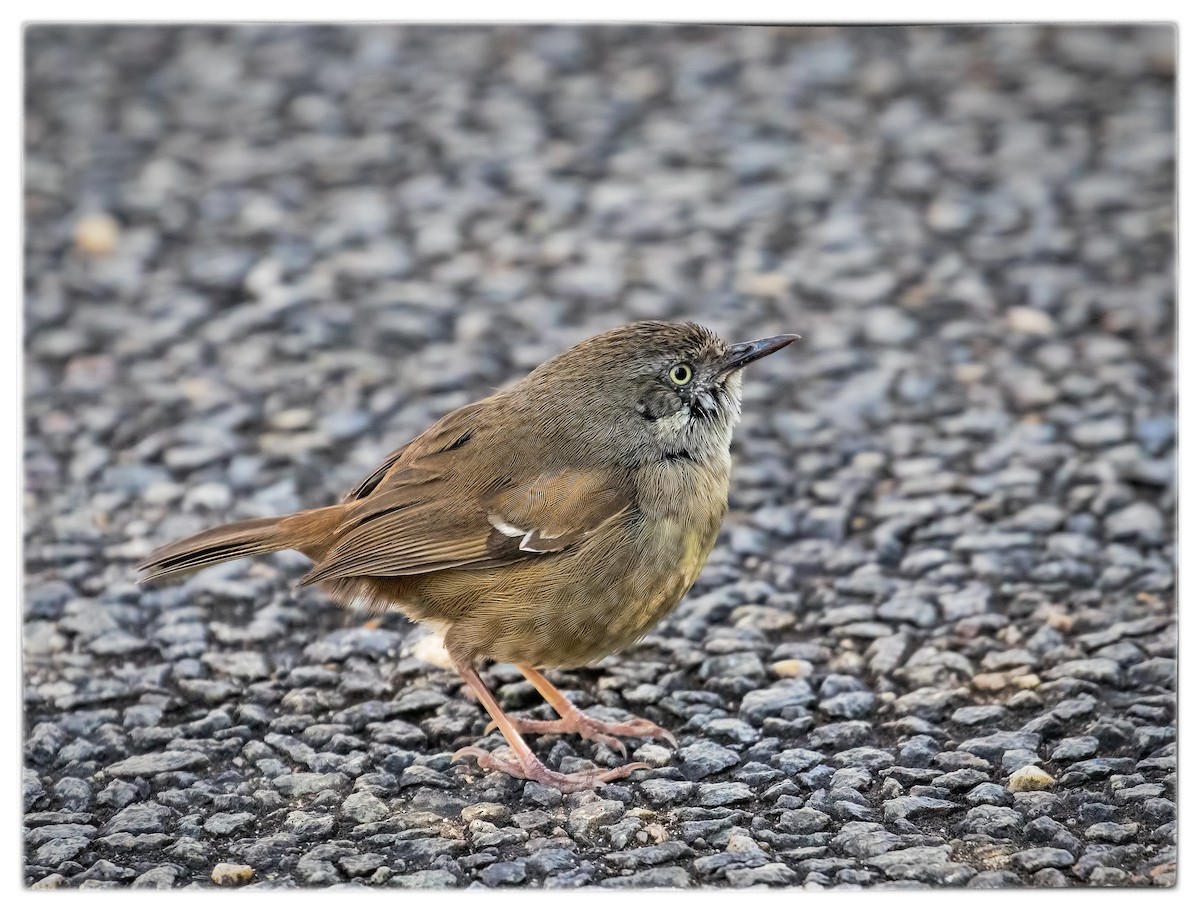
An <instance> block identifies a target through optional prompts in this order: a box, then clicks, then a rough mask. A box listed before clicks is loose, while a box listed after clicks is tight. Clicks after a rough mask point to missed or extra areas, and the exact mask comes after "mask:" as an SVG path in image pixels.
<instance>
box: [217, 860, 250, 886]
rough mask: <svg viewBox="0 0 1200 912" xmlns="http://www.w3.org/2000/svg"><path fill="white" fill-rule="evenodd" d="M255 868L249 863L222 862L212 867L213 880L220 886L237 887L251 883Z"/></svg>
mask: <svg viewBox="0 0 1200 912" xmlns="http://www.w3.org/2000/svg"><path fill="white" fill-rule="evenodd" d="M252 877H254V869H253V868H252V867H250V866H249V865H244V864H231V863H229V862H221V863H220V864H218V865H216V866H215V867H214V868H213V869H212V882H213V883H215V884H216V885H217V886H219V887H237V886H241V885H242V884H244V883H249V882H250V879H251V878H252Z"/></svg>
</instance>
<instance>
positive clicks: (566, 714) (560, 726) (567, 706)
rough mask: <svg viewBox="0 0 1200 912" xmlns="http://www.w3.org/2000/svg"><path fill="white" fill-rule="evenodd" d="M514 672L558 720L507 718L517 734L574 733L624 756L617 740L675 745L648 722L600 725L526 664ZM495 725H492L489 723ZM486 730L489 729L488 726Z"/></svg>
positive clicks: (670, 737) (671, 739)
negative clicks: (652, 741) (644, 740)
mask: <svg viewBox="0 0 1200 912" xmlns="http://www.w3.org/2000/svg"><path fill="white" fill-rule="evenodd" d="M517 669H518V670H519V671H520V672H521V674H523V675H525V678H526V680H528V681H529V683H530V684H532V685H533V686H534V687H535V688H536V689H537V692H538V693H540V694H541V695H542V697H543V699H545V701H546V702H547V703H549V704H550V706H551V708H553V710H554V711H555V712H556V713H558V715H559V716H560V718H558V719H553V720H551V721H549V722H544V721H542V720H540V719H510V720H509V722H510V723H511V724H512V725H513V726H514V727H515V728H516V729H517V731H520V732H524V733H525V734H545V733H547V732H563V733H575V734H577V735H579V736H580V737H581V738H586V739H587V740H589V741H597V742H599V743H600V744H603V745H605V746H606V747H608V748H609V750H612V751H619V752H620V754H621V756H622V757H624V756H625V745H624V744H622V743H621V742H620V741H618V740H617V738H618V737H620V738H662V739H663V740H664V741H669V742H670V744H671V746H672V747H678V746H679V744H678V742H677V741H676V740H675V736H674V735H672V734H671V733H670V732H669V731H667V730H666V729H665V728H660V727H659V726H657V725H655V724H654V723H653V722H651V721H649V720H648V719H630V720H629V721H628V722H604V721H602V720H601V719H593V718H592V717H591V716H588V715H585V714H584V713H583V711H582V710H580V708H579V707H578V706H576V705H575V704H574V703H572V702H571V701H570V700H568V699H567V697H566V695H565V694H564V693H563V692H562V691H561V690H559V689H558V688H557V687H555V686H554V685H553V684H551V683H550V682H549V681H548V680H546V676H545V675H543V674H542V673H541V672H540V671H538V670H537V669H536V668H534V667H532V666H530V665H518V666H517ZM492 724H493V725H496V723H492ZM488 727H489V729H490V728H491V726H488Z"/></svg>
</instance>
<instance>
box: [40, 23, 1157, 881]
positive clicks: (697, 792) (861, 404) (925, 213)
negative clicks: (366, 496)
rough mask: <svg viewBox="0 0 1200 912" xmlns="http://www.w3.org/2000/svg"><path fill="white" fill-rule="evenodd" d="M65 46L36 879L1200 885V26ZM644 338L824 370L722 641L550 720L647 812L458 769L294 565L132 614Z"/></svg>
mask: <svg viewBox="0 0 1200 912" xmlns="http://www.w3.org/2000/svg"><path fill="white" fill-rule="evenodd" d="M26 47H27V56H26V66H27V70H26V72H27V77H26V79H27V82H26V92H27V99H28V107H27V114H26V119H25V138H26V148H27V157H26V161H25V181H26V216H27V229H26V238H25V242H26V250H27V275H26V291H27V297H26V304H25V331H26V363H25V395H26V412H25V419H26V436H25V471H26V501H25V505H26V519H25V558H26V587H27V588H26V600H25V627H24V656H25V668H24V675H25V677H24V680H25V691H24V706H25V743H24V757H25V772H24V800H25V808H26V814H25V818H24V826H25V829H24V833H25V840H26V842H25V845H26V855H25V875H24V876H25V882H26V883H27V884H36V885H38V886H112V885H134V886H156V887H169V886H174V887H181V886H186V885H206V884H207V885H210V886H211V885H212V879H213V871H214V868H215V867H216V866H218V865H221V864H228V865H233V866H235V867H233V868H222V869H221V872H224V874H223V876H225V877H227V878H228V879H229V880H230V881H232V882H237V881H238V879H239V878H240V877H244V876H247V875H249V876H250V877H251V881H250V882H251V885H252V887H265V886H269V885H292V884H305V885H320V884H337V883H344V882H354V883H359V884H363V883H366V884H388V885H397V886H443V885H445V886H450V885H457V886H466V885H472V886H478V885H486V886H492V887H494V886H502V885H528V886H542V885H544V886H573V885H583V884H596V885H600V886H643V887H644V886H660V885H665V886H690V885H716V886H737V887H740V886H747V885H758V884H766V885H785V884H791V885H821V886H826V885H828V886H837V887H860V886H874V885H889V886H901V885H905V886H934V885H938V886H941V885H955V886H956V885H964V884H965V885H969V886H978V887H996V886H1017V885H1041V886H1066V885H1108V884H1155V885H1168V884H1172V883H1174V880H1175V842H1176V839H1175V833H1176V830H1175V827H1176V823H1175V820H1176V805H1175V794H1176V772H1175V743H1176V729H1175V724H1176V712H1175V681H1176V661H1175V655H1176V635H1175V622H1174V604H1175V509H1176V484H1175V417H1174V415H1175V384H1174V366H1175V365H1174V351H1175V348H1174V346H1175V335H1174V318H1175V302H1174V268H1175V261H1174V218H1175V210H1174V186H1175V185H1174V164H1175V162H1174V141H1175V140H1174V113H1173V110H1174V53H1175V52H1174V34H1173V32H1172V31H1171V30H1170V29H1165V28H1135V29H1113V28H1105V29H1099V28H1063V29H1047V28H1024V27H1003V28H945V29H938V28H921V29H876V28H857V29H795V30H788V29H782V28H768V29H760V28H740V29H700V28H687V29H669V30H664V29H652V28H639V29H628V28H625V29H610V30H602V29H594V30H577V29H511V28H506V29H497V30H487V29H481V28H470V29H446V28H438V29H427V28H412V29H387V28H368V29H349V28H328V27H323V28H294V27H286V28H285V27H271V28H261V27H254V28H248V27H247V28H236V29H221V28H184V29H177V28H102V29H90V28H78V27H73V28H70V27H35V28H32V29H30V30H29V31H28V32H27V46H26ZM646 317H671V318H676V317H677V318H685V317H686V318H694V319H698V320H700V321H701V322H704V323H706V324H708V325H710V326H712V327H713V328H715V329H717V330H718V331H721V332H723V333H725V334H726V335H727V337H728V338H731V339H740V338H748V337H757V336H762V335H767V334H770V333H775V332H784V331H793V332H799V333H801V334H803V335H804V341H803V342H802V343H800V344H799V345H798V346H795V347H794V348H793V349H789V350H788V352H787V353H786V354H785V355H782V356H778V357H775V358H771V359H768V360H767V361H765V362H763V363H762V364H761V365H756V366H755V368H754V370H753V371H752V372H749V377H748V383H747V389H746V407H745V418H744V421H743V424H742V426H741V428H740V429H739V433H738V436H737V439H736V441H735V444H734V450H735V460H736V467H735V471H734V480H733V486H732V491H731V514H730V517H729V520H728V522H727V523H726V527H725V530H724V532H723V533H722V537H721V540H720V542H719V543H718V545H717V548H716V550H715V551H714V552H713V555H712V559H711V561H710V563H709V565H708V567H707V568H706V570H705V571H704V574H703V575H702V576H701V578H700V581H699V582H698V583H697V585H696V587H695V589H694V590H693V592H692V593H691V594H690V595H689V596H688V597H687V598H686V599H685V601H684V603H683V604H682V605H681V606H680V607H679V608H678V609H677V610H676V611H675V612H674V613H673V614H672V615H671V616H670V617H669V619H668V620H667V621H666V622H665V623H663V624H662V625H661V627H659V628H658V629H657V630H656V631H655V632H654V633H653V634H652V635H651V636H649V637H647V638H646V640H645V641H644V642H643V643H641V644H640V645H639V646H637V647H636V648H633V649H631V650H629V651H628V652H626V653H625V654H622V655H619V656H615V657H611V658H610V659H608V660H605V661H604V662H602V663H601V664H600V665H599V666H598V667H595V668H591V669H583V670H575V671H569V672H562V673H558V674H556V675H555V676H554V678H555V680H556V681H557V682H558V683H559V684H560V685H561V686H563V687H564V688H566V689H567V691H568V693H571V694H573V695H574V696H576V697H577V698H578V699H579V701H580V702H581V703H582V704H584V705H591V706H593V707H594V711H595V712H597V713H598V714H606V713H610V712H611V713H612V714H613V715H614V717H615V716H619V715H620V714H621V713H624V712H631V713H636V714H638V715H643V716H646V717H648V718H651V719H653V720H655V721H657V722H660V723H661V724H663V725H664V726H666V727H668V728H671V729H673V730H674V731H675V732H676V733H677V734H678V735H679V736H680V739H681V746H680V749H679V750H678V751H675V752H672V751H670V750H669V749H667V748H665V747H663V746H662V745H659V744H654V745H640V746H637V745H634V746H637V750H636V753H635V754H634V756H635V757H637V758H638V759H642V760H645V761H646V762H648V763H650V764H651V765H652V766H653V767H654V768H653V769H652V770H649V771H641V772H639V773H637V774H635V775H634V776H633V777H632V779H630V780H628V781H625V782H622V783H617V784H612V785H608V786H605V787H602V788H600V789H598V790H597V791H595V792H587V793H584V794H580V795H571V796H567V797H563V796H561V795H560V794H559V793H558V792H557V791H553V790H548V789H545V788H542V787H539V786H536V785H532V784H525V783H522V782H518V781H515V780H512V779H509V778H507V777H505V776H503V775H499V774H488V775H482V774H481V773H480V771H479V769H478V768H477V767H476V766H475V765H474V764H471V763H464V764H454V765H452V764H451V763H450V755H451V753H452V752H453V751H454V750H455V749H456V748H458V747H461V746H463V745H465V744H469V743H472V742H476V741H480V742H481V743H483V744H485V745H489V746H498V745H499V743H500V742H499V737H498V736H497V735H494V734H493V735H489V736H488V737H487V738H483V737H482V733H483V729H484V723H485V716H484V714H483V712H482V710H481V709H480V708H479V706H478V705H477V704H476V703H475V702H473V701H472V700H471V699H470V698H469V697H468V696H467V695H466V694H465V693H464V691H463V688H462V686H461V683H460V681H459V680H458V679H457V677H456V676H455V675H453V674H452V673H450V672H448V671H446V670H444V669H443V668H440V667H438V666H437V665H436V664H430V662H428V661H426V657H428V656H429V655H430V651H429V650H428V649H427V645H428V644H427V641H426V640H424V639H422V634H421V632H420V631H419V630H418V629H417V628H414V627H412V626H411V625H409V624H408V623H407V622H406V621H405V620H404V619H403V618H401V617H399V616H396V617H389V618H386V619H384V620H383V621H382V623H380V624H379V625H378V626H371V625H368V624H364V618H362V617H356V616H354V615H351V614H347V613H343V612H341V611H340V610H337V609H335V608H334V607H332V606H330V605H328V604H327V603H326V602H324V601H323V599H322V598H321V597H320V595H319V594H317V593H314V592H309V591H302V592H294V591H293V590H292V583H293V581H294V580H295V579H296V578H297V576H298V575H299V574H300V572H301V570H302V568H303V566H304V565H305V564H306V562H305V561H304V560H303V559H302V558H299V557H298V556H296V555H280V556H275V557H272V558H270V559H268V560H265V561H260V562H258V563H249V562H243V563H239V564H235V565H228V566H223V567H219V568H215V569H213V570H211V571H207V572H205V573H204V574H202V575H200V576H197V577H194V578H193V579H192V580H191V581H189V582H188V583H187V584H186V585H182V586H176V587H169V588H164V589H158V590H154V591H143V590H142V589H140V588H139V587H138V586H137V585H135V583H134V579H135V574H134V571H133V565H134V563H136V561H137V560H138V559H139V558H140V557H142V556H143V555H144V554H145V553H146V552H147V551H148V550H149V549H150V548H151V547H152V546H154V545H157V544H160V543H162V542H164V541H166V540H167V539H170V538H173V537H175V536H178V535H182V534H186V533H190V532H192V531H195V530H197V529H199V528H201V527H204V526H206V525H210V524H214V523H217V522H221V521H225V520H229V519H234V518H240V517H249V516H255V515H261V514H268V513H277V512H281V511H287V510H292V509H297V508H300V507H306V506H316V505H320V504H324V503H327V502H330V501H331V500H333V499H335V498H337V497H338V496H340V495H341V494H342V493H343V492H344V491H345V490H347V489H348V488H349V487H351V486H352V485H353V484H354V483H355V482H356V481H357V480H358V479H359V478H360V477H361V476H363V475H364V474H365V473H367V472H368V471H369V470H370V469H371V468H373V467H374V465H375V464H377V462H378V461H379V460H380V459H381V458H382V457H383V456H384V455H385V454H386V453H387V452H388V451H389V450H390V449H391V448H392V447H394V446H395V445H397V444H398V443H399V442H401V441H403V440H405V439H408V438H409V437H411V436H412V435H414V434H416V433H417V432H419V431H421V430H423V429H424V427H425V426H426V425H427V424H428V423H429V422H430V421H431V420H433V419H434V418H436V417H437V416H439V415H440V414H442V413H444V412H445V411H447V410H449V409H451V408H453V407H455V406H458V405H460V404H462V403H465V402H467V401H469V400H472V399H475V398H477V397H480V396H482V395H485V394H487V393H488V392H489V390H491V389H492V388H494V387H496V386H499V385H502V384H505V383H507V382H510V381H512V380H514V379H515V378H517V377H519V376H520V375H522V374H523V373H524V372H525V371H527V370H528V369H530V368H531V367H533V366H534V365H535V364H537V363H538V362H540V361H541V360H542V359H544V358H545V357H547V356H549V355H552V354H554V353H556V352H558V351H560V350H561V349H562V348H563V347H565V346H566V345H568V344H570V343H572V342H574V341H577V340H579V339H581V338H583V337H585V336H587V335H590V334H591V333H593V332H595V331H598V330H601V329H604V328H607V327H610V326H612V325H615V324H617V323H620V322H624V321H627V320H633V319H638V318H646ZM485 677H486V678H487V680H488V681H489V682H490V683H491V684H493V685H495V686H496V687H497V688H498V689H499V693H500V694H501V695H502V697H503V701H504V703H505V705H506V706H508V707H510V708H512V709H514V710H527V711H532V712H535V713H542V712H545V710H544V709H543V708H541V707H540V705H539V702H538V700H537V699H535V696H536V695H535V693H534V692H533V690H532V688H530V687H529V686H528V685H527V684H525V683H524V682H522V681H521V679H520V677H519V675H517V674H516V672H515V670H514V669H512V668H511V667H506V666H497V667H493V668H490V669H489V670H488V672H487V674H486V675H485ZM535 749H536V750H537V751H538V753H539V755H541V756H542V757H544V758H547V760H548V762H549V763H551V764H552V765H553V766H555V767H558V768H561V769H564V770H572V769H577V768H580V767H581V766H583V765H586V764H588V763H590V762H595V763H599V764H611V763H614V762H615V758H614V757H613V756H612V755H611V754H609V753H608V752H607V750H606V749H604V748H602V747H595V746H592V745H589V744H584V743H581V742H580V741H579V740H578V739H576V738H554V737H544V738H541V739H539V740H538V741H536V742H535ZM241 865H246V866H249V867H250V868H252V869H253V873H252V875H250V874H249V872H248V871H246V870H245V869H242V868H239V867H237V866H241Z"/></svg>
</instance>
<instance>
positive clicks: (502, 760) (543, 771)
mask: <svg viewBox="0 0 1200 912" xmlns="http://www.w3.org/2000/svg"><path fill="white" fill-rule="evenodd" d="M464 757H474V758H475V762H476V763H478V764H479V767H480V769H485V770H498V771H499V772H502V773H507V774H508V775H510V776H512V777H513V778H514V779H528V780H530V781H531V782H537V783H539V784H540V785H547V786H550V787H552V788H556V789H558V790H559V791H560V792H562V793H563V794H567V793H569V792H585V791H587V790H588V789H593V788H595V787H596V786H598V785H601V784H603V783H605V782H612V781H613V780H614V779H624V778H625V777H626V776H628V775H629V774H630V773H632V772H634V771H635V770H640V769H650V765H649V764H647V763H626V764H625V765H624V766H619V767H617V768H616V769H597V770H583V771H581V772H578V773H559V772H555V771H554V770H552V769H550V768H548V767H547V766H546V765H545V764H544V763H542V761H540V760H538V759H537V757H534V756H533V755H532V754H531V755H530V756H529V757H528V758H527V759H522V758H521V757H519V756H518V757H516V758H515V759H512V760H510V759H508V758H506V757H503V756H499V755H498V754H497V753H495V752H489V751H485V750H484V749H483V748H482V747H474V746H471V747H464V748H460V749H459V750H457V751H455V752H454V756H453V757H451V761H452V762H454V761H458V760H460V759H462V758H464Z"/></svg>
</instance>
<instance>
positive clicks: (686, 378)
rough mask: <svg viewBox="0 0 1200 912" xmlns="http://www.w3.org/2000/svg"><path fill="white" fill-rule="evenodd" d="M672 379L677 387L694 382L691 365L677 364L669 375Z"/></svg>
mask: <svg viewBox="0 0 1200 912" xmlns="http://www.w3.org/2000/svg"><path fill="white" fill-rule="evenodd" d="M667 376H668V377H670V378H671V382H672V383H674V384H675V385H676V386H687V385H688V384H689V383H691V382H692V366H691V365H690V364H676V365H675V366H674V367H673V368H671V370H670V371H669V372H668V374H667Z"/></svg>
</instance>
